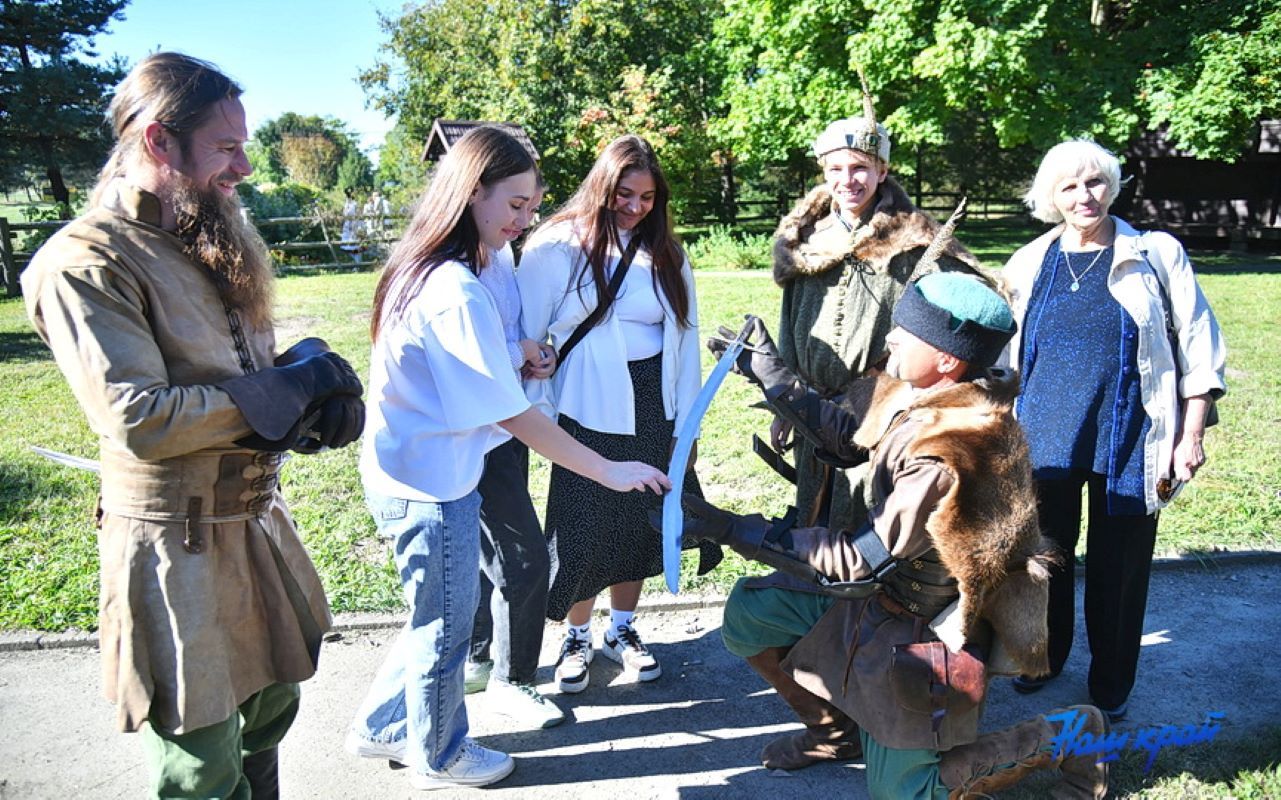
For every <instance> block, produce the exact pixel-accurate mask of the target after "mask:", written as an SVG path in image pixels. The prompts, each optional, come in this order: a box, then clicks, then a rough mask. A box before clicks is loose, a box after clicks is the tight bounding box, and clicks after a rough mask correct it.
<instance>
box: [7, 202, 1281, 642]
mask: <svg viewBox="0 0 1281 800" xmlns="http://www.w3.org/2000/svg"><path fill="white" fill-rule="evenodd" d="M976 227H977V230H975V231H973V233H974V236H972V237H971V239H970V240H969V243H970V245H971V247H972V249H974V250H975V251H976V252H978V253H980V254H982V255H983V257H984V259H985V261H986V262H987V263H989V264H991V265H993V266H996V265H998V264H999V263H1000V261H1001V260H1002V259H1003V257H1004V254H1006V253H1008V252H1009V251H1010V250H1011V249H1012V248H1013V247H1014V246H1015V245H1016V244H1018V243H1019V242H1021V241H1025V240H1026V239H1027V238H1030V234H1031V233H1034V231H1028V230H1026V229H1018V230H1016V231H1015V232H1014V233H1011V232H1010V231H1009V230H1007V229H1002V228H991V229H988V230H986V231H985V230H984V228H983V226H976ZM1198 261H1199V262H1200V263H1203V264H1205V268H1204V269H1203V271H1202V275H1201V281H1202V285H1203V286H1204V288H1205V291H1206V294H1207V295H1208V296H1209V298H1210V302H1211V304H1212V305H1213V306H1214V308H1215V310H1216V313H1217V314H1218V315H1219V319H1220V322H1221V323H1222V325H1223V328H1224V331H1225V336H1226V338H1227V341H1228V344H1229V348H1230V357H1229V364H1230V367H1229V383H1230V393H1229V395H1228V397H1227V398H1226V400H1225V402H1223V403H1222V404H1221V407H1220V411H1221V417H1222V419H1223V422H1222V424H1220V425H1218V426H1217V427H1215V428H1212V429H1211V430H1210V432H1209V435H1208V439H1207V451H1208V453H1209V463H1208V465H1207V466H1206V467H1205V469H1204V470H1202V472H1201V474H1200V475H1199V477H1198V479H1197V480H1196V481H1195V482H1194V483H1193V484H1192V485H1191V486H1190V487H1189V488H1188V490H1187V491H1186V492H1185V493H1184V495H1183V496H1182V497H1181V498H1180V500H1179V502H1177V503H1176V504H1175V505H1174V506H1173V507H1172V508H1171V509H1170V510H1168V511H1167V512H1164V513H1163V515H1162V521H1161V533H1160V539H1159V542H1158V549H1159V550H1161V551H1163V552H1183V553H1202V552H1209V551H1212V550H1215V549H1220V548H1276V547H1277V544H1278V543H1277V535H1276V531H1277V530H1278V529H1281V432H1279V431H1281V426H1278V424H1277V423H1278V420H1281V376H1279V375H1278V372H1277V370H1276V369H1275V367H1276V363H1277V362H1276V353H1278V352H1281V259H1277V258H1270V259H1269V258H1262V257H1237V256H1226V255H1207V256H1205V257H1203V258H1199V259H1198ZM697 281H698V293H699V315H700V321H701V326H702V329H703V331H704V333H708V332H710V331H712V330H714V329H715V328H716V326H717V325H722V324H723V325H727V326H729V327H732V328H737V327H738V324H739V322H740V321H741V320H742V317H743V314H744V313H746V312H749V311H751V312H755V313H758V314H760V315H762V316H763V317H765V318H766V319H767V320H770V319H774V318H776V316H777V309H778V304H779V298H780V291H779V289H778V288H777V287H776V286H775V285H774V284H773V282H772V281H771V280H770V278H769V275H768V272H767V271H765V270H751V271H739V272H732V273H721V272H715V271H701V272H699V273H698V277H697ZM373 286H374V276H373V275H372V274H370V273H356V274H329V275H312V276H307V277H289V278H284V279H282V280H281V281H280V286H279V292H278V297H279V308H278V312H277V319H278V325H279V328H280V330H279V339H280V341H281V342H282V343H286V344H287V343H289V342H292V341H294V340H296V339H298V338H300V337H302V336H321V337H324V338H325V339H327V340H328V341H329V342H330V343H331V344H332V345H333V346H334V347H335V349H337V350H339V351H340V352H342V353H344V354H346V355H347V356H348V357H349V358H350V359H351V361H352V363H353V364H354V365H355V367H356V369H357V370H358V371H359V372H360V373H361V374H362V375H367V374H368V367H369V364H368V359H369V348H368V333H367V330H368V308H369V306H370V300H371V297H372V293H373ZM711 366H712V359H711V356H710V355H709V354H707V353H704V356H703V367H704V371H705V372H706V371H707V370H709V369H710V368H711ZM757 399H758V397H757V395H756V393H755V392H754V391H751V390H750V387H749V385H748V384H747V382H746V381H744V380H742V379H741V378H738V377H736V376H730V377H729V378H728V379H727V380H726V382H725V385H724V386H723V387H722V389H721V391H720V392H719V393H718V394H717V396H716V399H715V401H714V402H713V404H712V408H711V410H710V411H709V413H708V414H707V417H706V419H705V422H704V427H703V440H702V444H701V446H700V454H699V462H698V472H699V476H700V478H701V480H702V483H703V486H704V489H705V491H706V493H707V495H708V497H709V499H710V500H712V501H713V502H715V503H718V504H721V505H723V506H725V507H727V508H730V509H732V510H735V511H740V512H747V511H759V512H762V513H765V514H780V513H782V512H783V510H784V509H785V507H786V506H787V503H788V502H789V500H790V497H791V491H790V488H791V487H789V486H788V485H786V484H785V483H784V482H783V481H782V480H781V479H780V478H778V477H777V476H775V475H774V474H773V473H772V472H770V471H769V470H768V469H767V468H766V467H765V466H764V465H763V464H761V463H760V462H759V461H758V460H757V459H756V457H755V456H754V455H752V452H751V448H750V437H751V434H752V433H759V434H761V435H762V436H765V435H766V431H767V428H768V423H769V416H768V414H767V412H765V411H763V410H760V409H756V408H752V407H751V406H752V404H753V403H755V402H756V401H757ZM32 445H40V446H44V447H49V448H53V449H55V450H61V451H64V452H68V453H73V454H75V455H80V456H85V457H89V458H96V456H97V446H96V442H95V441H94V439H93V437H92V436H91V435H90V433H89V430H88V428H87V426H86V425H85V422H84V418H83V416H82V415H81V413H80V411H79V409H78V407H77V406H76V403H75V401H74V399H73V398H72V397H71V394H70V392H69V391H68V389H67V386H66V384H65V382H64V381H63V380H62V376H61V375H60V374H59V373H58V371H57V369H56V367H55V366H54V364H53V362H52V360H51V359H50V357H49V354H48V352H47V350H46V349H45V348H44V346H43V344H42V343H41V342H40V341H39V340H38V339H37V338H36V336H35V334H34V333H32V332H31V330H30V328H29V326H28V325H27V322H26V318H25V313H24V310H23V306H22V301H21V300H20V299H12V300H3V301H0V548H2V549H3V552H4V559H3V561H0V629H10V630H11V629H23V628H30V629H37V630H62V629H66V628H69V627H76V628H82V629H92V628H93V627H94V625H95V617H96V603H97V599H96V595H97V568H96V557H95V555H96V554H95V541H94V528H93V524H92V521H91V515H92V512H93V509H94V500H95V496H96V492H97V479H96V476H94V475H92V474H91V473H87V472H80V471H76V470H72V469H69V468H66V467H62V466H59V465H56V464H53V463H51V462H48V461H46V460H44V459H43V458H40V457H39V456H36V455H35V454H33V453H32V452H31V450H30V448H31V446H32ZM547 474H548V470H547V465H546V464H545V463H544V462H541V460H539V459H535V464H534V469H533V474H532V478H531V491H532V492H533V493H534V496H535V503H536V505H538V506H540V507H541V505H542V498H543V496H545V492H546V482H547ZM283 478H284V480H283V487H284V492H285V494H286V497H287V498H288V500H289V503H290V505H291V507H292V509H293V511H294V515H295V517H296V518H297V521H298V525H299V528H300V529H301V530H302V531H303V535H304V537H305V539H306V542H307V545H308V547H309V549H310V550H311V552H312V554H313V556H314V558H315V560H316V562H317V565H318V567H319V569H320V572H321V575H322V576H323V578H324V581H325V586H326V588H327V589H328V592H329V596H330V600H331V602H332V604H333V607H334V609H335V610H336V611H370V610H385V609H393V608H396V607H398V606H399V603H400V600H399V590H398V586H397V583H396V579H395V576H394V574H393V571H392V570H391V567H390V562H389V559H388V557H387V552H386V548H385V546H384V545H383V543H382V542H381V541H379V540H377V539H376V538H375V537H374V528H373V524H372V522H371V521H370V519H369V518H368V516H367V514H366V512H365V509H364V505H363V502H362V499H361V493H360V483H359V476H358V475H357V470H356V448H354V447H349V448H347V449H346V450H342V451H339V452H331V453H323V454H320V455H316V456H310V457H301V456H300V457H294V458H292V459H291V460H290V461H289V463H288V464H287V465H286V467H285V470H284V474H283ZM757 569H758V568H757V567H755V566H749V565H748V564H746V563H745V562H744V561H742V560H741V559H739V558H738V557H737V556H735V555H733V554H730V555H729V556H728V557H727V558H726V560H725V563H724V565H723V566H722V567H721V568H719V569H718V570H716V571H715V572H714V573H713V574H711V575H708V576H704V577H702V578H696V577H694V575H693V569H692V567H690V565H688V564H687V569H686V570H685V580H684V584H683V589H684V590H685V591H698V592H720V591H725V590H726V589H727V588H728V587H729V586H730V585H732V583H733V580H734V579H735V578H736V577H737V576H738V575H741V574H744V573H746V572H749V571H756V570H757ZM648 588H649V589H650V590H652V591H659V590H660V583H659V581H658V580H654V581H651V583H650V585H649V587H648Z"/></svg>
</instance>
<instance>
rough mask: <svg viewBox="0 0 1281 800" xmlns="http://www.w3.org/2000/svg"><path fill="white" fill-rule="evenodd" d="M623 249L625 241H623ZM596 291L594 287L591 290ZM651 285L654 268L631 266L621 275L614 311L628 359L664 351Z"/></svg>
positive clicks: (660, 308) (658, 307)
mask: <svg viewBox="0 0 1281 800" xmlns="http://www.w3.org/2000/svg"><path fill="white" fill-rule="evenodd" d="M623 246H624V247H626V246H627V245H626V242H624V245H623ZM593 289H595V287H593ZM659 291H661V290H660V289H658V287H656V286H655V285H654V265H653V264H652V263H650V264H645V265H638V264H632V266H631V268H630V269H628V270H627V274H626V275H624V276H623V285H622V286H621V287H619V290H618V297H616V298H614V308H613V311H614V313H615V314H617V315H618V321H619V324H620V325H621V326H622V330H623V341H624V342H626V343H627V360H628V361H640V360H641V359H643V358H651V357H653V356H656V355H658V354H659V353H661V352H663V304H662V303H661V302H659V300H658V293H659Z"/></svg>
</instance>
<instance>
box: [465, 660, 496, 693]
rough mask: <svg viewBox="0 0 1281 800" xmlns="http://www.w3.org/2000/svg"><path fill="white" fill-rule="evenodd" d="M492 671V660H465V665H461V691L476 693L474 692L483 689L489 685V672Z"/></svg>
mask: <svg viewBox="0 0 1281 800" xmlns="http://www.w3.org/2000/svg"><path fill="white" fill-rule="evenodd" d="M493 671H494V662H492V661H472V660H471V659H468V660H467V665H466V666H465V667H463V693H464V694H476V692H483V691H485V687H486V686H488V685H489V673H491V672H493Z"/></svg>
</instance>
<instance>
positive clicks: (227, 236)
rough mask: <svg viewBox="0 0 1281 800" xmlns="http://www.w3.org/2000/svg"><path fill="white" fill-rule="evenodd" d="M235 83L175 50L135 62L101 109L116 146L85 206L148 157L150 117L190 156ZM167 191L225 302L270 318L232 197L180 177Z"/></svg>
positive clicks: (192, 249)
mask: <svg viewBox="0 0 1281 800" xmlns="http://www.w3.org/2000/svg"><path fill="white" fill-rule="evenodd" d="M240 95H241V88H240V86H239V85H237V84H236V83H235V81H233V80H231V79H230V78H228V77H227V76H226V75H224V74H222V73H221V72H219V71H218V68H217V67H215V66H214V65H213V64H210V63H208V62H206V61H201V60H199V59H196V58H192V57H190V56H186V55H183V54H181V53H156V54H154V55H151V56H148V57H147V58H145V59H143V60H142V61H141V62H139V63H138V65H137V66H136V67H134V68H133V70H131V71H130V72H129V75H128V76H127V77H126V78H125V79H124V81H122V82H121V84H120V86H119V87H117V89H116V94H115V97H114V98H112V100H111V105H110V106H109V107H108V109H107V117H108V118H109V119H110V121H111V127H112V131H113V133H114V134H115V139H116V142H115V145H114V146H113V147H112V149H111V154H110V156H109V157H108V158H107V163H106V164H105V165H104V166H103V168H102V171H101V172H100V173H99V175H98V183H97V185H96V186H95V187H94V189H93V193H92V194H91V195H90V205H91V206H97V205H100V204H101V203H102V202H103V201H104V200H106V199H107V197H108V196H109V195H108V192H107V189H108V187H109V186H110V185H111V184H112V183H113V182H114V181H116V180H117V179H119V178H123V177H124V176H125V175H126V174H127V173H128V170H129V168H130V166H131V165H132V164H134V163H135V162H136V161H137V160H138V159H142V158H147V157H148V156H147V153H146V147H145V145H144V143H143V136H144V131H145V130H146V127H147V125H148V124H150V123H151V122H153V121H155V122H159V123H160V124H161V125H163V126H164V128H165V130H167V131H169V132H170V133H171V134H173V136H174V138H175V139H176V140H177V142H178V147H179V151H180V153H181V155H182V157H183V159H187V158H189V157H190V148H191V140H192V134H193V133H195V131H196V129H198V128H199V127H200V126H202V125H204V124H205V123H206V122H208V121H209V120H210V118H211V117H212V115H213V114H215V113H217V110H218V104H219V103H220V102H222V101H223V100H235V99H237V98H239V97H240ZM173 180H174V184H173V186H171V187H170V190H171V196H170V197H168V198H164V199H165V200H167V201H169V202H170V203H172V205H173V209H174V213H175V216H176V218H177V221H178V229H177V231H176V234H177V236H178V238H179V239H180V240H182V242H183V245H184V248H183V250H184V252H185V253H186V255H187V257H188V258H190V259H191V260H193V261H195V262H197V263H198V264H201V265H202V266H204V267H205V268H206V269H207V270H208V271H209V275H210V278H211V279H212V280H213V282H214V283H215V284H216V285H217V287H218V292H219V295H220V296H221V298H222V300H223V302H224V303H225V304H227V305H228V306H229V307H231V308H234V309H237V310H239V311H241V312H243V313H244V315H245V316H246V318H247V319H248V321H249V322H250V323H251V324H253V325H254V327H256V328H258V329H260V330H261V329H265V328H269V327H270V325H271V301H272V277H273V276H272V269H271V260H270V258H269V257H268V254H267V248H266V245H265V244H264V243H263V241H262V236H261V235H260V234H259V233H258V230H257V229H256V228H255V227H254V226H253V225H252V224H250V223H249V222H248V221H247V220H246V219H245V218H244V215H243V213H242V211H241V205H240V199H239V197H238V196H234V195H233V196H232V197H223V196H222V195H220V194H218V193H216V192H215V191H213V190H212V189H210V188H209V187H199V186H196V185H195V184H193V183H192V182H191V181H190V180H188V179H187V178H186V177H185V176H183V175H181V174H178V175H175V176H174V177H173Z"/></svg>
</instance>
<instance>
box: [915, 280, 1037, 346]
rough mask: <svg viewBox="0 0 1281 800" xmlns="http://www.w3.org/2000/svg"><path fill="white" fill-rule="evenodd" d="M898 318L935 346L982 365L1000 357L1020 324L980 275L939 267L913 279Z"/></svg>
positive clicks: (916, 334)
mask: <svg viewBox="0 0 1281 800" xmlns="http://www.w3.org/2000/svg"><path fill="white" fill-rule="evenodd" d="M894 322H895V324H897V325H899V326H901V327H902V328H903V329H904V330H906V331H908V332H909V333H912V334H913V335H915V336H917V337H918V338H920V339H921V340H923V341H926V342H929V343H930V344H931V345H933V346H934V347H937V348H938V349H940V350H942V351H944V352H946V353H951V354H952V355H954V356H956V357H957V358H960V359H961V360H963V361H966V362H968V363H970V364H974V365H976V366H980V367H988V366H991V365H992V364H993V363H995V362H996V359H997V357H998V356H999V355H1000V354H1001V350H1003V349H1004V348H1005V345H1006V343H1007V342H1009V340H1010V338H1011V337H1012V336H1013V335H1014V332H1015V330H1017V326H1016V325H1015V324H1014V315H1013V314H1011V313H1010V307H1009V305H1007V304H1006V302H1005V301H1004V300H1003V299H1001V296H1000V295H999V294H997V293H996V292H995V291H993V290H992V289H991V288H989V287H988V286H987V285H986V284H984V283H982V282H981V281H979V280H978V279H976V278H973V277H970V276H968V275H962V274H960V273H955V272H935V273H932V274H929V275H926V276H925V277H923V278H921V279H920V280H918V281H916V282H915V283H912V284H909V285H908V287H907V289H906V290H905V291H904V293H903V299H902V300H900V301H899V304H898V306H896V307H895V309H894Z"/></svg>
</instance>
